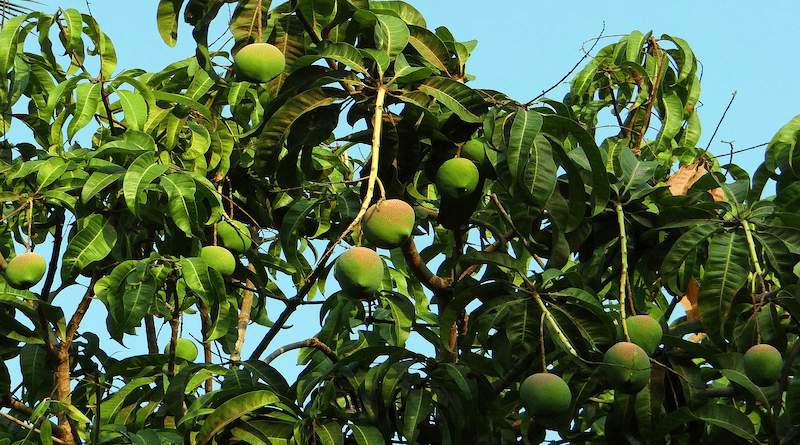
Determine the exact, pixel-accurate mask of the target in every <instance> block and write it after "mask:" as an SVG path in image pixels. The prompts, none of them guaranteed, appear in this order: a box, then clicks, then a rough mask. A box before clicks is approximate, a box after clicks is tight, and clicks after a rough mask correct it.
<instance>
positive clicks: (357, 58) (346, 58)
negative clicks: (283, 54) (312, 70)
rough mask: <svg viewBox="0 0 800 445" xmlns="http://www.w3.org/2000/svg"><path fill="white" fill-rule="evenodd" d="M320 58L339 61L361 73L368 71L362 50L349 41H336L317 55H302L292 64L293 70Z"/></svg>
mask: <svg viewBox="0 0 800 445" xmlns="http://www.w3.org/2000/svg"><path fill="white" fill-rule="evenodd" d="M319 59H331V60H335V61H337V62H339V63H343V64H345V65H347V66H348V67H349V68H350V69H352V70H354V71H358V72H359V73H364V74H366V73H367V68H366V67H365V66H364V58H363V56H362V55H361V52H360V51H359V50H358V49H357V48H356V47H355V46H353V45H351V44H349V43H347V42H335V43H331V44H330V45H326V46H325V47H323V48H322V51H320V52H319V53H318V54H316V55H308V56H303V57H300V58H299V59H297V60H296V61H295V63H294V64H293V65H292V70H297V69H299V68H302V67H304V66H308V65H311V64H312V63H314V62H316V61H317V60H319Z"/></svg>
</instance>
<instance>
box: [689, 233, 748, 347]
mask: <svg viewBox="0 0 800 445" xmlns="http://www.w3.org/2000/svg"><path fill="white" fill-rule="evenodd" d="M749 273H750V256H749V253H748V249H747V240H746V239H745V236H744V234H742V233H738V232H737V233H718V234H716V235H714V237H713V238H711V242H710V243H709V246H708V260H707V261H706V264H705V274H704V275H703V281H702V283H701V286H700V293H699V294H698V296H697V300H698V308H699V309H700V314H701V316H702V322H703V326H704V327H705V328H706V332H707V333H708V335H709V337H710V338H711V339H712V340H714V341H715V342H716V343H718V344H721V343H719V342H721V341H722V338H723V337H724V336H725V331H724V328H725V326H724V325H725V322H726V320H727V317H728V315H729V314H730V311H731V304H732V303H733V297H734V296H735V294H736V293H737V292H738V291H739V289H741V288H742V286H744V284H745V282H746V281H747V277H748V275H749Z"/></svg>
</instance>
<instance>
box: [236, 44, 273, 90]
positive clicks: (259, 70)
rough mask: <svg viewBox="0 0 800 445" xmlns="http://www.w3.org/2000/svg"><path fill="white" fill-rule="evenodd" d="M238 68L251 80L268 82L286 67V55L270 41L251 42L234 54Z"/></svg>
mask: <svg viewBox="0 0 800 445" xmlns="http://www.w3.org/2000/svg"><path fill="white" fill-rule="evenodd" d="M233 63H234V65H235V67H236V70H237V71H238V72H239V73H240V74H242V75H243V76H244V77H245V78H247V79H249V80H254V81H256V82H268V81H270V80H272V79H273V78H274V77H276V76H277V75H278V74H280V73H282V72H283V70H284V68H286V57H284V55H283V53H282V52H281V50H279V49H278V48H277V47H275V46H274V45H270V44H269V43H251V44H249V45H245V46H243V47H242V49H240V50H239V51H238V52H237V53H236V55H234V56H233Z"/></svg>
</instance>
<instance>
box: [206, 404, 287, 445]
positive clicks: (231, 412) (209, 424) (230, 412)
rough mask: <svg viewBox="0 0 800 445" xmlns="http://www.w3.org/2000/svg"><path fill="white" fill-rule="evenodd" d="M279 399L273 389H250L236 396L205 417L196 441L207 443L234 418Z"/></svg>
mask: <svg viewBox="0 0 800 445" xmlns="http://www.w3.org/2000/svg"><path fill="white" fill-rule="evenodd" d="M279 401H280V399H278V396H276V395H275V394H274V393H273V392H272V391H267V390H256V391H250V392H246V393H244V394H239V395H237V396H234V397H232V398H230V399H229V400H227V401H225V402H224V403H223V404H222V405H220V406H219V407H217V408H216V409H214V411H213V412H212V413H211V414H210V415H209V416H208V417H206V418H205V420H204V421H203V426H202V427H201V428H200V432H198V433H197V437H196V438H195V442H196V443H198V444H200V445H202V444H205V443H207V442H208V441H209V440H211V438H212V437H214V435H216V434H217V433H219V432H220V431H222V429H223V428H225V426H227V425H228V424H229V423H231V422H233V421H234V420H237V419H240V418H242V417H244V416H246V415H248V414H250V413H251V412H253V411H255V410H256V409H259V408H261V407H264V406H268V405H272V404H274V403H277V402H279Z"/></svg>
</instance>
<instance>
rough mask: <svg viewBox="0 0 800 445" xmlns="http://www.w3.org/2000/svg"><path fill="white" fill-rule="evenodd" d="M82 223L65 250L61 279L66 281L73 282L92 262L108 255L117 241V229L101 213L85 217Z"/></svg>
mask: <svg viewBox="0 0 800 445" xmlns="http://www.w3.org/2000/svg"><path fill="white" fill-rule="evenodd" d="M81 225H82V227H81V229H80V230H78V232H77V233H76V234H75V236H73V237H72V238H70V240H69V243H68V244H67V250H66V251H65V252H64V258H63V263H62V266H61V279H62V280H63V281H64V282H65V283H69V282H72V281H73V280H74V279H75V278H76V277H77V276H78V275H79V274H80V273H81V271H82V270H84V269H86V268H87V267H88V266H89V265H90V264H92V263H94V262H95V261H100V260H102V259H103V258H105V257H106V256H108V254H109V253H111V249H112V248H113V247H114V245H115V244H116V242H117V231H116V230H115V229H114V228H113V227H111V225H110V224H109V221H107V220H105V219H104V218H103V215H101V214H99V213H95V214H91V215H89V216H88V217H86V218H84V219H83V221H81Z"/></svg>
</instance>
